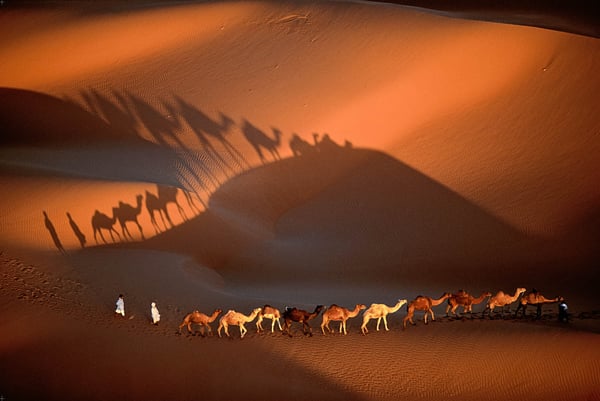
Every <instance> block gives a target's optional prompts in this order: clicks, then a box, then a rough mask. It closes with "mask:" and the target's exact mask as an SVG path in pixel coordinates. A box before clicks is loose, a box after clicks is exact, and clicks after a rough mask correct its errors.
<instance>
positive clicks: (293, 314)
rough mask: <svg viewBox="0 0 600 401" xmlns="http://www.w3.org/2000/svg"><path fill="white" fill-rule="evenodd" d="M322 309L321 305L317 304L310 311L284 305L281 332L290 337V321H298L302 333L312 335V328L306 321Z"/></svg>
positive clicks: (317, 314)
mask: <svg viewBox="0 0 600 401" xmlns="http://www.w3.org/2000/svg"><path fill="white" fill-rule="evenodd" d="M322 310H323V305H317V307H316V308H315V310H314V312H312V313H310V312H307V311H305V310H303V309H298V308H290V307H286V308H285V311H284V312H283V320H284V325H283V333H284V334H285V333H287V335H288V336H290V337H291V336H292V333H291V332H290V326H291V325H292V322H298V323H302V332H303V333H304V335H308V336H312V329H311V327H310V325H309V324H308V322H309V321H310V320H312V319H314V318H315V317H317V316H319V313H321V311H322Z"/></svg>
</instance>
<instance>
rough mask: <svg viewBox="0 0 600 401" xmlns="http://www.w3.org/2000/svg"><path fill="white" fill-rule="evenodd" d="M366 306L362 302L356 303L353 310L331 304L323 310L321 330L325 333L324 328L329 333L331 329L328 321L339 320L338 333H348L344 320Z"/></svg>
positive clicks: (355, 314)
mask: <svg viewBox="0 0 600 401" xmlns="http://www.w3.org/2000/svg"><path fill="white" fill-rule="evenodd" d="M365 308H366V306H365V305H363V304H356V306H355V307H354V310H349V309H346V308H344V307H342V306H337V305H335V304H333V305H331V306H330V307H329V308H327V310H326V311H325V312H323V322H322V323H321V331H322V332H323V334H325V328H327V330H328V331H329V332H330V333H331V329H330V328H329V322H331V321H339V322H340V333H342V329H343V333H344V335H346V334H348V332H347V330H346V321H347V320H348V319H350V318H353V317H356V316H357V315H358V314H359V313H360V311H361V310H364V309H365Z"/></svg>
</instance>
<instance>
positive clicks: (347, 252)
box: [148, 141, 530, 283]
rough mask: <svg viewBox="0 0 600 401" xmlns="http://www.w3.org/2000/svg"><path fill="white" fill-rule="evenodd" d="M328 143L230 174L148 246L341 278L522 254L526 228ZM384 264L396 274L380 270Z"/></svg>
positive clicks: (261, 272)
mask: <svg viewBox="0 0 600 401" xmlns="http://www.w3.org/2000/svg"><path fill="white" fill-rule="evenodd" d="M326 143H327V144H328V147H326V148H325V149H327V150H316V148H315V149H314V150H315V152H314V153H309V154H307V155H305V156H298V157H293V158H289V159H284V160H281V161H279V162H277V163H271V164H268V165H264V166H262V167H259V168H255V169H253V170H250V171H247V172H245V173H243V174H240V175H239V176H237V177H235V178H233V179H231V180H229V181H228V182H227V183H225V184H224V185H222V186H221V187H220V188H219V189H218V190H217V191H216V192H215V193H214V194H213V195H212V196H211V198H210V202H209V208H208V209H207V210H206V211H205V212H204V213H203V214H202V215H200V216H198V217H197V218H195V219H193V220H190V221H188V222H186V223H184V224H182V225H180V226H178V227H175V228H174V229H172V230H170V231H169V232H166V233H163V234H162V235H160V236H158V237H156V238H154V239H151V240H149V241H148V246H150V247H152V248H155V247H158V248H162V249H171V250H176V251H181V252H184V253H188V254H192V255H194V256H195V257H196V258H197V259H198V261H199V262H200V263H202V264H205V265H208V266H211V267H213V268H215V269H217V270H219V272H221V273H222V274H225V275H228V274H231V275H235V276H236V277H228V278H229V279H233V280H250V281H253V280H260V281H269V280H270V279H269V277H275V278H274V279H273V280H275V281H277V280H284V281H285V280H286V278H292V277H293V276H294V275H295V274H297V271H304V272H306V274H310V275H311V276H312V277H313V278H322V279H332V278H335V279H336V280H338V282H340V283H342V282H343V281H344V279H343V277H341V276H340V275H342V274H343V275H347V276H348V278H349V279H350V280H355V279H356V277H357V276H359V277H360V276H364V274H365V272H369V275H371V276H372V279H375V280H378V279H381V280H388V279H400V278H401V277H405V276H406V275H410V276H413V277H414V276H418V275H422V274H435V272H436V271H437V269H456V272H457V275H458V276H463V277H465V276H469V275H476V276H477V275H485V274H486V273H485V272H488V271H489V270H488V267H489V266H490V265H496V266H498V267H499V268H505V267H506V266H509V265H510V264H512V263H513V262H515V261H518V260H519V259H521V258H523V257H524V255H526V254H528V252H529V250H528V246H529V245H530V239H529V238H527V236H526V235H524V234H522V233H520V232H518V231H517V230H515V229H513V228H512V227H510V226H509V225H507V224H505V223H504V222H502V221H500V220H498V219H497V218H495V217H494V216H492V215H490V214H489V213H487V212H485V211H484V210H482V209H481V208H479V207H478V206H476V205H474V204H473V203H471V202H470V201H468V200H466V199H464V198H463V197H461V196H460V195H458V194H456V193H455V192H453V191H451V190H450V189H448V188H446V187H444V186H443V185H440V184H439V183H437V182H435V181H434V180H431V179H430V178H428V177H426V176H424V175H423V174H421V173H419V172H418V171H416V170H414V169H412V168H411V167H409V166H407V165H405V164H404V163H402V162H400V161H398V160H396V159H394V158H392V157H390V156H388V155H386V154H384V153H381V152H378V151H373V150H366V149H353V148H351V147H350V146H351V145H349V146H347V147H346V146H340V145H337V144H335V142H333V141H331V142H326ZM190 238H193V239H194V240H193V241H191V240H190ZM239 266H244V269H242V271H240V268H239ZM481 266H485V267H486V269H483V270H482V271H481V273H478V270H479V269H480V268H481ZM390 269H391V270H390ZM389 271H396V272H397V273H398V275H397V277H396V278H390V277H388V276H383V277H382V276H378V274H380V273H381V274H384V273H385V272H389ZM378 272H380V273H378ZM428 272H429V273H428ZM240 274H241V275H242V276H243V277H239V275H240ZM480 278H481V277H480Z"/></svg>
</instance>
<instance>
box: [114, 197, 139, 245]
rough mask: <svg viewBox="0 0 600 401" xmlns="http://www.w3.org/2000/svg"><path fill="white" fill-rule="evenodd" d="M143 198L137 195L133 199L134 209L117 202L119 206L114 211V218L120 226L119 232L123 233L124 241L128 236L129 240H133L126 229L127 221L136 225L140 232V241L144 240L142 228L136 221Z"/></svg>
mask: <svg viewBox="0 0 600 401" xmlns="http://www.w3.org/2000/svg"><path fill="white" fill-rule="evenodd" d="M143 198H144V196H143V195H137V196H136V197H135V199H136V206H135V207H133V206H131V205H129V204H127V203H124V202H119V206H118V207H117V208H116V209H115V211H114V213H115V216H116V217H117V221H118V222H119V224H120V225H121V231H122V232H123V238H125V239H127V236H129V238H130V239H131V240H133V237H132V235H131V233H130V232H129V229H128V228H127V222H128V221H133V222H134V223H135V224H137V226H138V228H139V230H140V234H141V236H142V239H144V232H143V231H142V226H141V225H140V223H139V222H138V219H137V217H138V215H139V214H140V213H141V212H142V199H143Z"/></svg>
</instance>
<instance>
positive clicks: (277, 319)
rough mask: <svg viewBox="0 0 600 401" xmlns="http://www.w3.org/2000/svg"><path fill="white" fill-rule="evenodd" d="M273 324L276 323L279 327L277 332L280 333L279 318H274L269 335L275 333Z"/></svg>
mask: <svg viewBox="0 0 600 401" xmlns="http://www.w3.org/2000/svg"><path fill="white" fill-rule="evenodd" d="M275 322H277V325H278V326H279V331H281V322H279V318H276V319H273V320H272V321H271V333H274V332H275Z"/></svg>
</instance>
